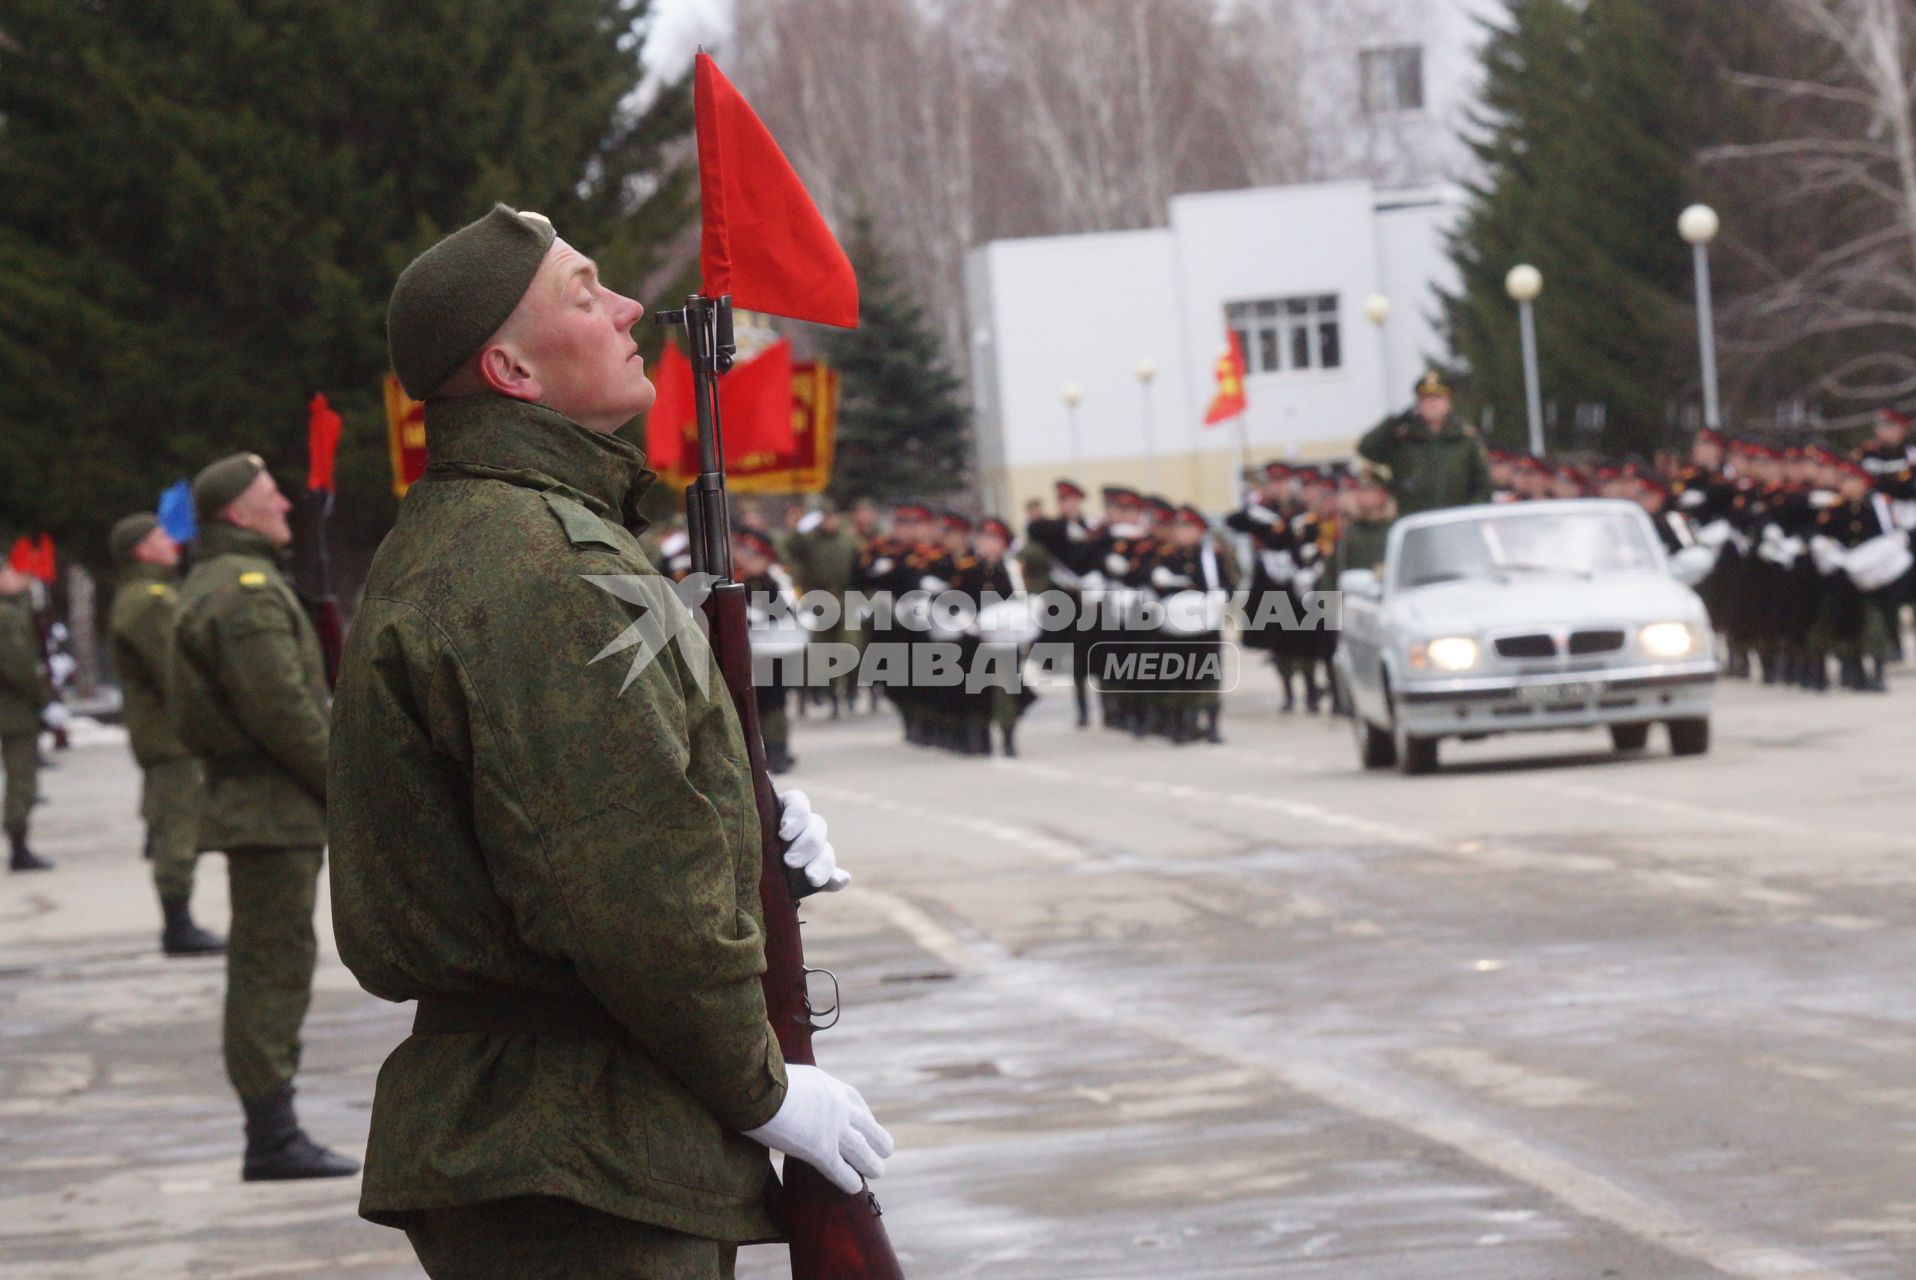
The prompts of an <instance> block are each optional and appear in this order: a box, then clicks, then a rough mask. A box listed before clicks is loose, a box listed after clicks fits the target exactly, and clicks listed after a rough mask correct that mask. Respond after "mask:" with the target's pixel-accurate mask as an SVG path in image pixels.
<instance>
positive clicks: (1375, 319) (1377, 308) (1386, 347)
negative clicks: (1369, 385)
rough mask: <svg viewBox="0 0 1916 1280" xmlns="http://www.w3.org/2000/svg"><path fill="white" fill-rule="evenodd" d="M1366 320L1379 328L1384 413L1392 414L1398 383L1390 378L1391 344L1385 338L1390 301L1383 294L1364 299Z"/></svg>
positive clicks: (1378, 359)
mask: <svg viewBox="0 0 1916 1280" xmlns="http://www.w3.org/2000/svg"><path fill="white" fill-rule="evenodd" d="M1364 319H1366V320H1368V321H1370V322H1371V323H1372V324H1373V325H1375V326H1377V366H1378V368H1380V369H1382V370H1383V373H1384V412H1385V413H1389V412H1390V402H1391V399H1392V397H1394V396H1395V395H1396V394H1397V393H1396V391H1395V390H1393V388H1394V387H1395V386H1396V382H1395V381H1394V380H1393V379H1392V378H1391V376H1390V343H1389V342H1387V341H1386V340H1385V338H1384V324H1385V322H1386V321H1388V320H1389V319H1390V299H1389V298H1386V297H1385V296H1384V295H1383V294H1381V293H1373V294H1372V295H1371V296H1370V297H1368V298H1366V299H1364Z"/></svg>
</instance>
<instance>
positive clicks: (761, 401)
mask: <svg viewBox="0 0 1916 1280" xmlns="http://www.w3.org/2000/svg"><path fill="white" fill-rule="evenodd" d="M719 412H720V413H721V414H723V415H724V419H725V455H726V460H727V461H728V462H730V461H736V460H738V459H740V458H743V457H744V456H745V455H746V454H748V453H785V452H788V451H789V450H790V449H791V447H792V445H793V444H794V443H795V439H794V437H793V434H792V344H791V342H790V340H788V339H785V338H781V339H779V340H778V341H777V342H774V343H773V344H772V345H771V346H769V347H767V348H765V349H764V350H763V351H761V352H759V353H758V354H757V355H755V356H753V357H752V358H751V359H750V360H745V361H742V362H740V363H738V364H735V365H733V366H732V371H731V372H730V373H728V374H726V375H725V377H724V378H723V379H721V380H720V382H719Z"/></svg>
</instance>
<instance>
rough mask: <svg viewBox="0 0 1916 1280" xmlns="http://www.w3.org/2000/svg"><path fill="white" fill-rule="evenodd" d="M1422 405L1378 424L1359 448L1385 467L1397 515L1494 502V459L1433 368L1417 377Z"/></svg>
mask: <svg viewBox="0 0 1916 1280" xmlns="http://www.w3.org/2000/svg"><path fill="white" fill-rule="evenodd" d="M1416 395H1417V407H1416V408H1415V409H1413V410H1411V411H1410V412H1409V413H1406V414H1404V415H1403V416H1402V417H1399V418H1392V419H1388V420H1386V421H1385V422H1382V423H1380V424H1378V425H1377V426H1375V427H1373V428H1372V429H1371V430H1370V432H1369V434H1367V435H1365V437H1364V438H1363V439H1362V440H1359V441H1358V442H1357V452H1358V455H1359V456H1360V457H1363V458H1365V459H1367V460H1368V461H1370V462H1371V463H1373V464H1374V465H1376V466H1378V467H1381V468H1384V469H1385V471H1386V472H1387V476H1386V479H1387V481H1388V483H1389V485H1390V496H1391V497H1392V498H1393V499H1395V501H1396V503H1397V514H1398V515H1400V516H1414V515H1416V514H1417V513H1418V512H1420V511H1435V510H1437V509H1438V508H1440V507H1461V506H1465V505H1467V504H1469V503H1474V502H1489V501H1490V500H1491V497H1492V491H1491V486H1490V464H1489V462H1488V461H1487V460H1486V459H1485V457H1484V447H1483V445H1482V444H1481V443H1480V442H1479V441H1478V439H1477V433H1476V432H1474V431H1472V430H1471V429H1470V428H1469V427H1466V426H1465V425H1463V424H1462V423H1461V422H1459V421H1457V419H1456V418H1455V417H1454V416H1453V415H1452V414H1451V412H1450V388H1449V387H1447V386H1445V385H1444V380H1443V379H1442V378H1440V377H1438V376H1437V374H1436V372H1435V371H1434V370H1433V371H1431V372H1428V373H1426V374H1424V376H1423V377H1421V378H1419V379H1418V380H1417V386H1416Z"/></svg>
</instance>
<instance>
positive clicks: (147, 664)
mask: <svg viewBox="0 0 1916 1280" xmlns="http://www.w3.org/2000/svg"><path fill="white" fill-rule="evenodd" d="M107 543H108V545H109V546H110V547H111V548H112V551H113V562H114V563H115V564H117V565H119V566H120V585H119V589H118V590H117V591H116V592H114V595H113V608H112V611H111V612H110V614H109V615H108V623H107V644H108V647H109V648H110V649H111V651H112V654H113V669H114V670H115V671H116V672H118V673H119V676H120V692H121V694H122V697H123V705H124V708H125V718H126V733H127V741H128V743H129V745H130V746H131V747H132V748H133V759H134V762H135V763H137V764H138V765H139V766H140V769H141V784H140V817H141V818H142V819H143V820H144V821H145V822H146V856H147V857H148V858H149V859H151V860H152V863H153V887H154V888H155V889H156V890H158V891H159V895H160V915H161V917H162V919H163V920H164V921H165V926H164V928H163V929H162V930H161V932H160V949H161V950H162V951H164V952H165V953H166V954H167V955H169V956H200V955H217V954H218V953H220V952H222V951H224V950H226V941H225V939H223V938H219V937H216V936H215V935H213V934H211V933H208V932H207V931H206V930H204V929H202V928H200V927H199V926H198V925H196V924H194V923H193V913H192V910H191V908H190V906H189V904H190V902H191V901H192V897H193V864H194V863H195V862H197V861H198V860H199V856H200V851H199V846H198V840H199V833H200V831H199V829H200V763H199V761H197V760H195V759H194V758H193V753H192V752H190V751H188V750H187V749H186V744H185V743H183V742H181V741H180V737H179V735H178V734H177V733H175V732H173V725H172V723H171V722H170V721H169V720H168V719H167V714H166V670H167V667H168V665H169V664H170V663H171V661H172V653H171V650H172V647H173V626H174V622H175V620H176V619H177V618H178V616H179V611H180V596H179V592H178V590H177V589H176V588H175V585H174V579H175V577H176V576H177V573H178V570H179V563H180V547H179V544H178V543H176V542H174V541H173V539H172V538H171V537H169V536H168V535H167V532H166V530H164V529H162V528H161V527H160V522H159V521H158V520H157V519H155V518H154V517H153V516H151V515H146V514H140V515H133V516H128V517H126V518H125V519H124V520H121V521H120V522H119V523H118V524H116V525H114V526H113V531H112V533H111V534H109V535H108V537H107Z"/></svg>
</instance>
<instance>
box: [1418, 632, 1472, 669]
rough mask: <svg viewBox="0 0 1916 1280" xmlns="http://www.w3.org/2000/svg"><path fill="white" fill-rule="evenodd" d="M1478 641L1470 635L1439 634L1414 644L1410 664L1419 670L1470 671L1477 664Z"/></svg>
mask: <svg viewBox="0 0 1916 1280" xmlns="http://www.w3.org/2000/svg"><path fill="white" fill-rule="evenodd" d="M1477 655H1478V649H1477V642H1476V641H1475V640H1472V639H1471V638H1470V637H1469V636H1438V637H1437V638H1436V639H1435V640H1429V641H1426V642H1425V643H1423V644H1420V645H1414V646H1412V648H1411V651H1410V665H1411V666H1413V667H1415V668H1417V669H1418V670H1419V671H1428V670H1430V669H1432V668H1435V669H1436V670H1438V671H1468V670H1470V669H1471V668H1472V667H1474V666H1476V665H1477Z"/></svg>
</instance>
